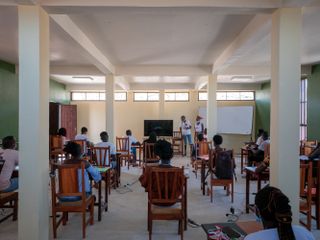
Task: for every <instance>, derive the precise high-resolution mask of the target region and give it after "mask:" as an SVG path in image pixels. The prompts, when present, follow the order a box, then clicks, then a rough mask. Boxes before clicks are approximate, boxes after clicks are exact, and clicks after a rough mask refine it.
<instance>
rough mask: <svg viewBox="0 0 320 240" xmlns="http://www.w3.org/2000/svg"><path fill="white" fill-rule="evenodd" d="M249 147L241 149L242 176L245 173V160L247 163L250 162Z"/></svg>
mask: <svg viewBox="0 0 320 240" xmlns="http://www.w3.org/2000/svg"><path fill="white" fill-rule="evenodd" d="M248 152H249V150H248V147H242V148H241V169H240V171H241V174H242V173H243V160H245V162H246V163H247V162H248Z"/></svg>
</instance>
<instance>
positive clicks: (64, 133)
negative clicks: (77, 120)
mask: <svg viewBox="0 0 320 240" xmlns="http://www.w3.org/2000/svg"><path fill="white" fill-rule="evenodd" d="M58 135H59V136H64V137H65V136H67V129H65V128H59V130H58Z"/></svg>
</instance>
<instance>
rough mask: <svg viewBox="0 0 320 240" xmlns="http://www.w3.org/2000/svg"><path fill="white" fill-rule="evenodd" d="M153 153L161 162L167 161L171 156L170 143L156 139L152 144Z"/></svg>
mask: <svg viewBox="0 0 320 240" xmlns="http://www.w3.org/2000/svg"><path fill="white" fill-rule="evenodd" d="M154 153H155V154H156V155H157V156H159V157H160V159H161V162H162V163H169V162H170V160H171V158H172V157H173V150H172V147H171V143H169V142H168V141H166V140H158V141H157V142H156V144H155V145H154Z"/></svg>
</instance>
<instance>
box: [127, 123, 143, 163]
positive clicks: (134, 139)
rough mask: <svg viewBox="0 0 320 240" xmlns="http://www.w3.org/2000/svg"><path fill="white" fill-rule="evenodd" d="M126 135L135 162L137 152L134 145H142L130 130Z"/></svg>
mask: <svg viewBox="0 0 320 240" xmlns="http://www.w3.org/2000/svg"><path fill="white" fill-rule="evenodd" d="M126 135H127V137H128V138H129V149H130V152H131V153H132V154H133V157H134V162H135V161H136V159H137V157H136V156H137V151H136V148H135V147H132V145H140V143H139V141H138V140H137V139H136V138H135V137H134V136H132V132H131V130H130V129H128V130H126Z"/></svg>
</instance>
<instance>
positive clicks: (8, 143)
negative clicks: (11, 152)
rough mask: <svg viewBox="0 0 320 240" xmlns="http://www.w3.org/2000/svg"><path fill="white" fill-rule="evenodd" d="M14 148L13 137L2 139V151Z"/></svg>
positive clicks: (14, 141)
mask: <svg viewBox="0 0 320 240" xmlns="http://www.w3.org/2000/svg"><path fill="white" fill-rule="evenodd" d="M15 146H16V140H15V139H14V137H13V136H7V137H5V138H3V139H2V147H3V149H14V147H15Z"/></svg>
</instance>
